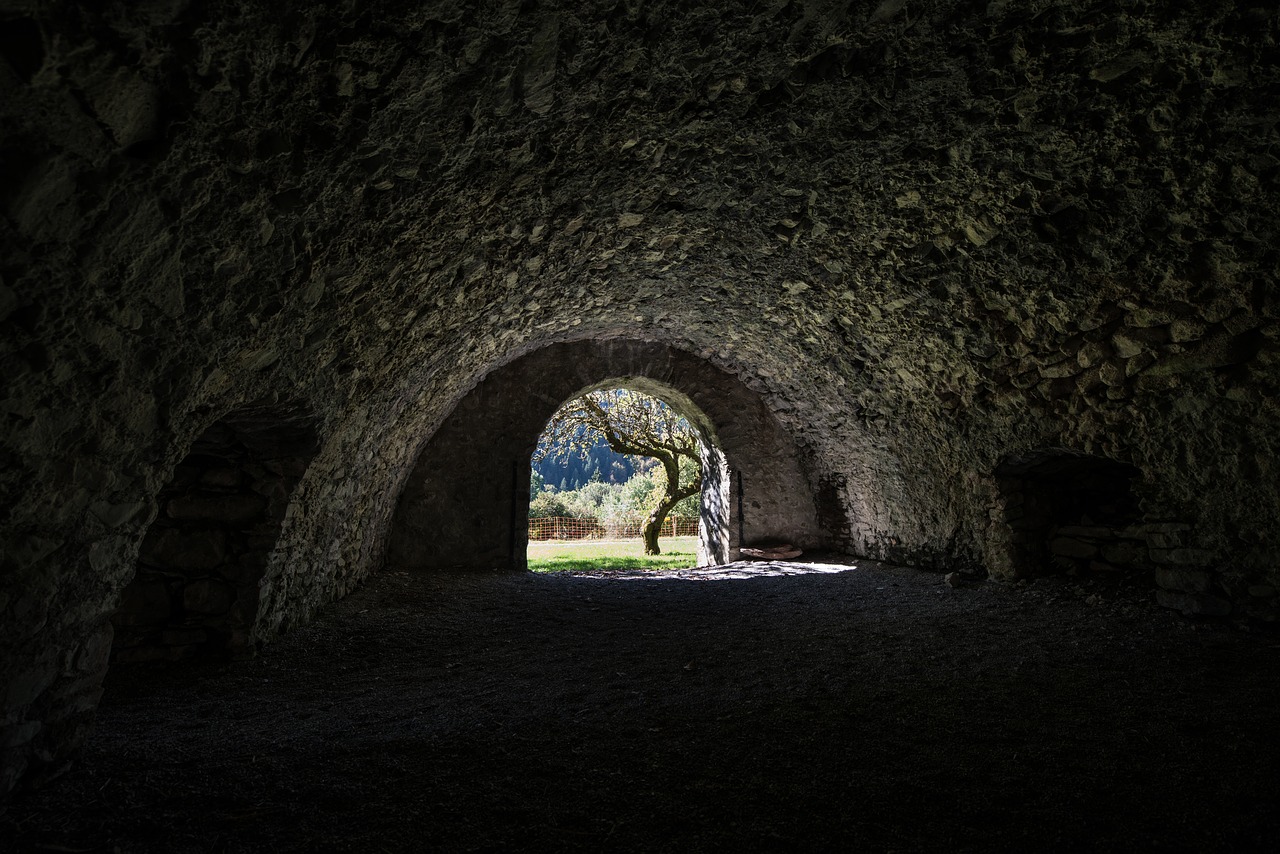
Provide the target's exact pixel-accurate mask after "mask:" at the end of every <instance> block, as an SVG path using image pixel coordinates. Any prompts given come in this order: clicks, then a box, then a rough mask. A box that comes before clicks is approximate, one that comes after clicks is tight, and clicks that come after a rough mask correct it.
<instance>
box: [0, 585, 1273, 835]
mask: <svg viewBox="0 0 1280 854" xmlns="http://www.w3.org/2000/svg"><path fill="white" fill-rule="evenodd" d="M1150 598H1151V593H1150V590H1149V589H1143V588H1142V587H1141V586H1140V585H1137V584H1134V586H1125V585H1123V584H1117V583H1116V582H1112V583H1110V584H1102V582H1100V581H1089V582H1081V581H1078V580H1075V579H1069V578H1057V579H1046V580H1042V581H1037V582H1035V583H1033V584H1029V585H1020V586H1010V585H1001V584H996V583H990V582H985V583H975V584H972V585H969V586H962V587H960V588H956V589H953V588H952V587H950V586H949V585H947V584H946V583H944V581H943V579H942V577H941V576H938V575H935V574H930V573H924V572H920V571H916V570H909V569H900V568H893V567H887V566H883V565H878V564H874V563H871V562H867V561H857V562H852V561H843V562H831V563H792V564H752V565H746V564H736V565H731V566H729V567H722V568H719V569H715V570H681V571H678V572H667V573H661V574H658V573H648V574H646V573H643V572H623V573H614V574H609V575H605V574H595V575H589V574H573V575H570V574H556V575H533V574H522V575H512V574H495V575H467V576H463V575H408V574H404V573H397V572H388V573H384V574H382V575H379V576H377V577H375V578H373V579H371V580H370V581H369V583H368V584H367V585H366V586H365V587H364V588H363V589H361V590H359V591H358V592H357V593H355V594H354V595H352V596H350V597H349V598H347V599H346V600H344V601H342V602H339V603H337V604H335V605H333V606H331V607H330V608H328V609H327V610H326V611H325V613H324V614H323V615H322V616H321V617H320V618H319V619H318V620H316V621H315V622H314V623H313V624H312V625H310V626H308V627H306V628H304V629H300V630H298V631H295V632H293V633H292V634H290V635H288V636H287V637H285V638H282V639H281V640H279V641H277V642H276V643H274V644H271V645H270V646H268V647H267V648H266V650H265V651H264V652H263V653H262V655H261V656H260V657H259V658H257V659H255V660H252V661H245V662H239V663H233V664H223V665H201V666H191V665H185V666H183V667H181V668H177V669H174V668H169V669H163V668H162V669H157V668H141V667H135V668H131V669H124V668H120V669H118V670H117V671H116V672H114V673H113V674H112V676H111V678H110V680H109V683H108V688H107V694H106V696H105V698H104V699H103V703H102V708H101V713H100V717H99V724H98V728H97V731H96V735H95V737H94V738H93V740H92V742H91V744H90V746H89V747H88V749H87V750H86V751H85V753H84V755H83V757H82V759H81V761H80V762H79V763H78V764H77V765H76V767H75V768H74V769H73V770H72V771H70V772H69V773H67V774H65V775H63V776H62V777H61V778H59V779H57V780H55V781H54V782H52V783H50V784H48V785H47V786H46V787H44V788H42V789H40V790H37V791H34V792H29V793H27V794H26V795H23V796H19V797H17V798H16V799H15V800H14V801H12V802H11V803H10V805H9V807H8V810H7V812H6V813H5V814H4V815H3V817H0V849H3V850H6V851H41V850H43V851H121V852H135V851H137V852H146V851H157V852H161V851H163V852H188V851H189V852H238V851H270V852H286V851H298V852H301V851H308V852H309V851H353V852H354V851H359V852H377V851H417V850H442V851H494V850H582V851H588V850H590V851H600V850H645V851H748V850H750V851H761V850H765V851H768V850H776V851H794V850H829V851H834V850H853V849H854V848H855V847H856V848H866V849H869V850H885V851H888V850H893V851H916V850H928V851H939V850H947V851H957V850H958V851H964V850H970V851H974V850H978V851H990V850H1060V851H1080V850H1126V851H1132V850H1143V851H1145V850H1166V851H1177V850H1182V851H1213V850H1222V851H1226V850H1237V851H1261V850H1270V851H1274V850H1280V788H1278V786H1277V780H1280V773H1278V772H1280V727H1278V724H1280V716H1278V715H1277V709H1278V708H1280V706H1278V703H1280V667H1277V651H1278V649H1280V638H1277V637H1276V636H1275V635H1271V634H1257V633H1250V632H1246V631H1241V630H1240V629H1238V628H1233V627H1230V626H1223V625H1216V624H1208V623H1195V622H1190V621H1188V620H1185V619H1184V618H1182V617H1179V616H1177V615H1175V614H1173V613H1171V612H1168V611H1165V610H1162V609H1160V608H1158V607H1156V606H1155V605H1153V604H1150V602H1149V600H1150Z"/></svg>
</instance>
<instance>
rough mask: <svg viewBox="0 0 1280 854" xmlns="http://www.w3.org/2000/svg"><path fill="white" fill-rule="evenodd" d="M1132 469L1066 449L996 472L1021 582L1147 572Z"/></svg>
mask: <svg viewBox="0 0 1280 854" xmlns="http://www.w3.org/2000/svg"><path fill="white" fill-rule="evenodd" d="M1138 475H1139V471H1138V469H1136V468H1135V467H1133V466H1131V465H1127V464H1125V463H1119V462H1116V461H1114V460H1109V459H1105V458H1102V457H1096V456H1090V455H1086V454H1080V453H1075V452H1072V451H1065V450H1047V451H1040V452H1036V453H1033V454H1029V455H1027V456H1023V457H1018V458H1014V459H1011V460H1008V461H1006V462H1005V463H1004V464H1003V465H1002V466H1001V467H1000V469H999V470H998V471H997V473H996V476H997V482H998V485H999V489H1000V494H1001V499H1002V501H1003V504H1004V519H1005V521H1006V522H1007V524H1008V527H1009V531H1010V540H1011V544H1010V545H1011V549H1010V551H1011V552H1012V564H1013V569H1014V573H1013V574H1014V575H1015V576H1017V577H1032V576H1038V575H1047V574H1053V573H1063V572H1065V573H1069V574H1081V573H1093V572H1101V573H1118V572H1134V571H1138V570H1145V569H1148V568H1149V567H1150V562H1149V559H1148V548H1147V541H1146V536H1147V531H1146V529H1145V527H1144V526H1142V525H1141V524H1140V522H1141V511H1140V509H1139V506H1138V500H1137V498H1136V496H1135V495H1134V492H1133V488H1132V483H1133V480H1134V478H1136V477H1138Z"/></svg>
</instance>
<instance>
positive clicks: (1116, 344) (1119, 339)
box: [1111, 332, 1144, 359]
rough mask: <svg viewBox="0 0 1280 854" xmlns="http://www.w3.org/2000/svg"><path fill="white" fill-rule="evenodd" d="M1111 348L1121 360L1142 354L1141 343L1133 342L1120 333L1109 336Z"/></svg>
mask: <svg viewBox="0 0 1280 854" xmlns="http://www.w3.org/2000/svg"><path fill="white" fill-rule="evenodd" d="M1111 347H1112V348H1113V349H1114V350H1115V352H1116V355H1117V356H1119V357H1120V358H1122V359H1132V358H1133V357H1134V356H1137V355H1139V354H1140V353H1142V351H1143V349H1144V348H1143V345H1142V342H1141V341H1135V340H1134V339H1133V338H1130V337H1129V336H1127V335H1124V334H1123V333H1120V332H1117V333H1116V334H1115V335H1112V336H1111Z"/></svg>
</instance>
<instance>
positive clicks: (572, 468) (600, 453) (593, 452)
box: [533, 439, 636, 492]
mask: <svg viewBox="0 0 1280 854" xmlns="http://www.w3.org/2000/svg"><path fill="white" fill-rule="evenodd" d="M635 472H636V465H635V463H634V462H633V461H632V458H631V457H628V456H624V455H622V454H615V453H614V452H613V451H611V450H610V449H609V446H608V445H607V444H606V443H605V441H604V440H603V439H601V440H600V441H599V442H597V443H596V444H595V445H594V446H593V447H591V448H590V449H589V450H588V451H587V453H586V456H585V458H584V457H583V456H580V455H578V454H570V455H569V456H568V457H566V458H563V459H561V458H559V457H553V456H550V455H548V456H546V457H545V458H543V460H542V462H538V463H534V464H533V473H534V478H533V485H534V487H535V491H536V487H538V486H540V485H541V484H546V485H547V486H552V487H555V488H556V489H557V490H559V491H562V492H563V491H565V490H569V489H578V488H579V487H581V486H582V485H583V484H586V483H590V482H591V480H592V479H593V478H594V477H595V476H596V474H597V473H598V474H599V476H600V480H602V481H604V482H605V483H626V482H627V481H628V480H629V479H630V478H631V476H632V475H633V474H635ZM539 477H541V479H542V480H541V483H540V482H539V480H538V478H539Z"/></svg>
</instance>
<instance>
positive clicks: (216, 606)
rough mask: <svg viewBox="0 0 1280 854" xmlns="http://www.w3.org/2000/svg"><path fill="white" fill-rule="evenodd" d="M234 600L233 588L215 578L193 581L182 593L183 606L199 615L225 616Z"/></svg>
mask: <svg viewBox="0 0 1280 854" xmlns="http://www.w3.org/2000/svg"><path fill="white" fill-rule="evenodd" d="M234 600H235V594H234V593H233V592H232V590H231V588H230V587H229V586H228V585H227V584H225V583H224V582H221V581H218V580H216V579H213V578H202V579H200V580H199V581H193V582H191V583H190V584H188V585H187V586H186V587H185V588H184V589H183V591H182V606H183V607H184V608H186V609H187V610H188V611H193V612H195V613H197V614H225V613H227V611H229V610H230V609H231V603H232V602H233V601H234Z"/></svg>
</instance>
